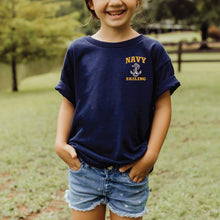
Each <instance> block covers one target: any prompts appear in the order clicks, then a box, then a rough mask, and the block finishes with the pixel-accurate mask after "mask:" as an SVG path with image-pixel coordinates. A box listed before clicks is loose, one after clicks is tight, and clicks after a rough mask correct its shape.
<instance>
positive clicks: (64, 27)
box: [0, 0, 220, 91]
mask: <svg viewBox="0 0 220 220" xmlns="http://www.w3.org/2000/svg"><path fill="white" fill-rule="evenodd" d="M0 18H1V20H0V41H1V44H0V89H1V90H2V89H8V88H9V87H10V88H11V89H12V90H13V91H17V90H18V85H19V83H20V82H21V80H22V79H24V78H26V77H28V76H32V75H36V74H42V73H45V72H48V71H51V70H56V68H59V67H60V66H61V65H62V59H63V56H64V54H65V50H66V48H67V46H68V45H69V43H70V42H71V41H72V40H73V39H75V38H77V37H80V36H83V35H91V34H93V33H94V32H95V31H96V30H97V29H98V28H99V22H98V21H97V20H96V19H92V18H91V17H90V15H89V13H88V11H87V8H86V7H85V4H84V1H82V0H7V1H6V0H1V1H0ZM132 25H133V27H134V29H136V30H137V31H138V32H140V33H142V34H147V35H151V36H152V37H156V38H158V39H159V40H160V41H162V42H163V43H165V42H166V41H171V42H173V43H174V42H179V41H187V42H201V41H204V43H203V44H202V45H201V48H204V49H206V48H207V47H208V46H207V43H206V41H207V40H212V41H217V40H220V29H219V25H220V4H219V0H182V1H178V0H143V4H142V7H139V9H138V10H137V14H136V16H135V17H134V19H133V22H132ZM167 33H173V35H171V34H170V35H165V34H167ZM180 33H181V34H180ZM163 36H164V37H163Z"/></svg>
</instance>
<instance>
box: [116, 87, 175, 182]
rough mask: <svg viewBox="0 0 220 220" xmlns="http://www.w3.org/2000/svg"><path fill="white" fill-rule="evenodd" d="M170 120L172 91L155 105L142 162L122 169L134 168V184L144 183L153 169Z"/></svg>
mask: <svg viewBox="0 0 220 220" xmlns="http://www.w3.org/2000/svg"><path fill="white" fill-rule="evenodd" d="M170 120H171V100H170V91H166V92H165V93H163V94H162V95H161V96H160V97H159V98H158V100H157V101H156V104H155V112H154V118H153V122H152V128H151V133H150V138H149V142H148V149H147V151H146V153H145V154H144V156H143V157H142V158H141V159H140V160H138V161H136V162H134V163H132V164H128V165H125V166H123V167H121V168H120V171H121V172H125V171H126V170H128V169H129V168H132V169H131V171H130V174H129V176H130V178H131V180H132V181H133V182H136V183H139V182H141V181H143V180H144V179H145V178H146V176H147V175H148V173H149V172H150V170H151V169H152V168H153V166H154V164H155V162H156V161H157V158H158V156H159V153H160V150H161V147H162V145H163V142H164V139H165V137H166V134H167V131H168V128H169V125H170Z"/></svg>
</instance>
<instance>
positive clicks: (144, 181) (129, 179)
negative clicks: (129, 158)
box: [126, 170, 148, 185]
mask: <svg viewBox="0 0 220 220" xmlns="http://www.w3.org/2000/svg"><path fill="white" fill-rule="evenodd" d="M129 173H130V170H129V171H128V172H126V177H127V180H128V182H129V183H131V184H134V185H142V184H146V182H148V175H147V176H146V178H145V179H144V180H142V181H141V182H140V183H135V182H133V181H132V180H131V178H130V176H129Z"/></svg>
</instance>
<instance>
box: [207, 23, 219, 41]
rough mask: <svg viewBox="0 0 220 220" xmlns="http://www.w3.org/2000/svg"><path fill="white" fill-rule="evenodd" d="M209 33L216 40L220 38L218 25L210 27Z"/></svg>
mask: <svg viewBox="0 0 220 220" xmlns="http://www.w3.org/2000/svg"><path fill="white" fill-rule="evenodd" d="M208 35H209V37H211V38H213V39H215V40H220V29H219V28H217V27H216V26H212V27H210V28H209V29H208Z"/></svg>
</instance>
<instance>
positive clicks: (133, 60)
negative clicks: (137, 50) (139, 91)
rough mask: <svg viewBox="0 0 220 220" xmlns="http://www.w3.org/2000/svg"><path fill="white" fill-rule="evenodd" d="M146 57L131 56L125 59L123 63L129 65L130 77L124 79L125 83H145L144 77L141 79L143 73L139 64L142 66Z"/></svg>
mask: <svg viewBox="0 0 220 220" xmlns="http://www.w3.org/2000/svg"><path fill="white" fill-rule="evenodd" d="M146 59H147V58H146V57H140V56H131V57H126V58H125V63H126V64H130V65H131V68H132V69H131V70H130V73H129V74H131V75H132V76H130V77H126V81H146V77H141V74H142V73H143V72H142V70H141V65H140V64H141V63H142V65H144V64H145V62H146Z"/></svg>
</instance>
